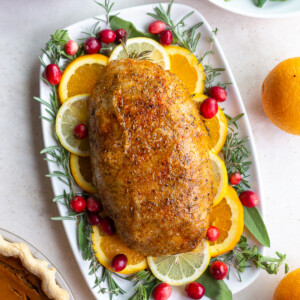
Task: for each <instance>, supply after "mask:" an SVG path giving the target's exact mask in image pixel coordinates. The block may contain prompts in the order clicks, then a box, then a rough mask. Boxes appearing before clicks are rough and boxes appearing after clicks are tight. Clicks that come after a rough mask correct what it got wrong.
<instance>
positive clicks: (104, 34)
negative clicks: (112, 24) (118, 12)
mask: <svg viewBox="0 0 300 300" xmlns="http://www.w3.org/2000/svg"><path fill="white" fill-rule="evenodd" d="M98 39H99V40H100V41H101V42H102V43H105V44H110V43H113V42H114V41H115V39H116V34H115V33H114V32H113V31H112V30H111V29H104V30H101V31H100V33H99V36H98Z"/></svg>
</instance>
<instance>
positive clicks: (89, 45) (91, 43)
mask: <svg viewBox="0 0 300 300" xmlns="http://www.w3.org/2000/svg"><path fill="white" fill-rule="evenodd" d="M83 48H84V50H85V52H86V53H88V54H95V53H98V52H99V50H100V49H101V43H100V42H99V41H98V40H97V39H96V38H94V37H90V38H89V39H87V40H86V41H85V42H84V45H83Z"/></svg>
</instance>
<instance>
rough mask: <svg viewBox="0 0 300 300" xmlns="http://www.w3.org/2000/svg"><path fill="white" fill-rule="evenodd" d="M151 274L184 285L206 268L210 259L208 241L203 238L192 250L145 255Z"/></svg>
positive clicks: (172, 283) (169, 282)
mask: <svg viewBox="0 0 300 300" xmlns="http://www.w3.org/2000/svg"><path fill="white" fill-rule="evenodd" d="M147 260H148V265H149V267H150V269H151V271H152V273H153V275H154V276H155V277H156V278H158V279H159V280H161V281H163V282H166V283H168V284H171V285H185V284H187V283H189V282H192V281H194V280H196V279H197V278H198V277H200V276H201V274H202V273H203V272H204V271H205V270H206V268H207V266H208V264H209V260H210V250H209V243H208V242H207V241H206V240H205V239H203V240H202V241H201V242H200V244H199V245H198V247H197V248H196V249H195V250H194V251H193V252H186V253H181V254H176V255H165V256H160V257H152V256H149V257H147Z"/></svg>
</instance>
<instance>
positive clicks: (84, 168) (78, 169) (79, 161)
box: [70, 153, 97, 194]
mask: <svg viewBox="0 0 300 300" xmlns="http://www.w3.org/2000/svg"><path fill="white" fill-rule="evenodd" d="M70 167H71V172H72V175H73V177H74V180H75V181H76V183H77V184H78V186H79V187H81V188H82V189H83V190H84V191H86V192H89V193H91V194H96V193H97V189H96V188H95V187H94V185H93V174H92V165H91V159H90V157H81V156H78V155H75V154H72V153H71V155H70Z"/></svg>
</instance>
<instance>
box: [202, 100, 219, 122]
mask: <svg viewBox="0 0 300 300" xmlns="http://www.w3.org/2000/svg"><path fill="white" fill-rule="evenodd" d="M218 109H219V106H218V102H217V101H216V100H215V99H213V98H207V99H205V100H204V101H203V102H202V104H201V107H200V113H201V115H202V116H203V117H204V118H205V119H211V118H213V117H214V116H215V115H216V114H217V112H218Z"/></svg>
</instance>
